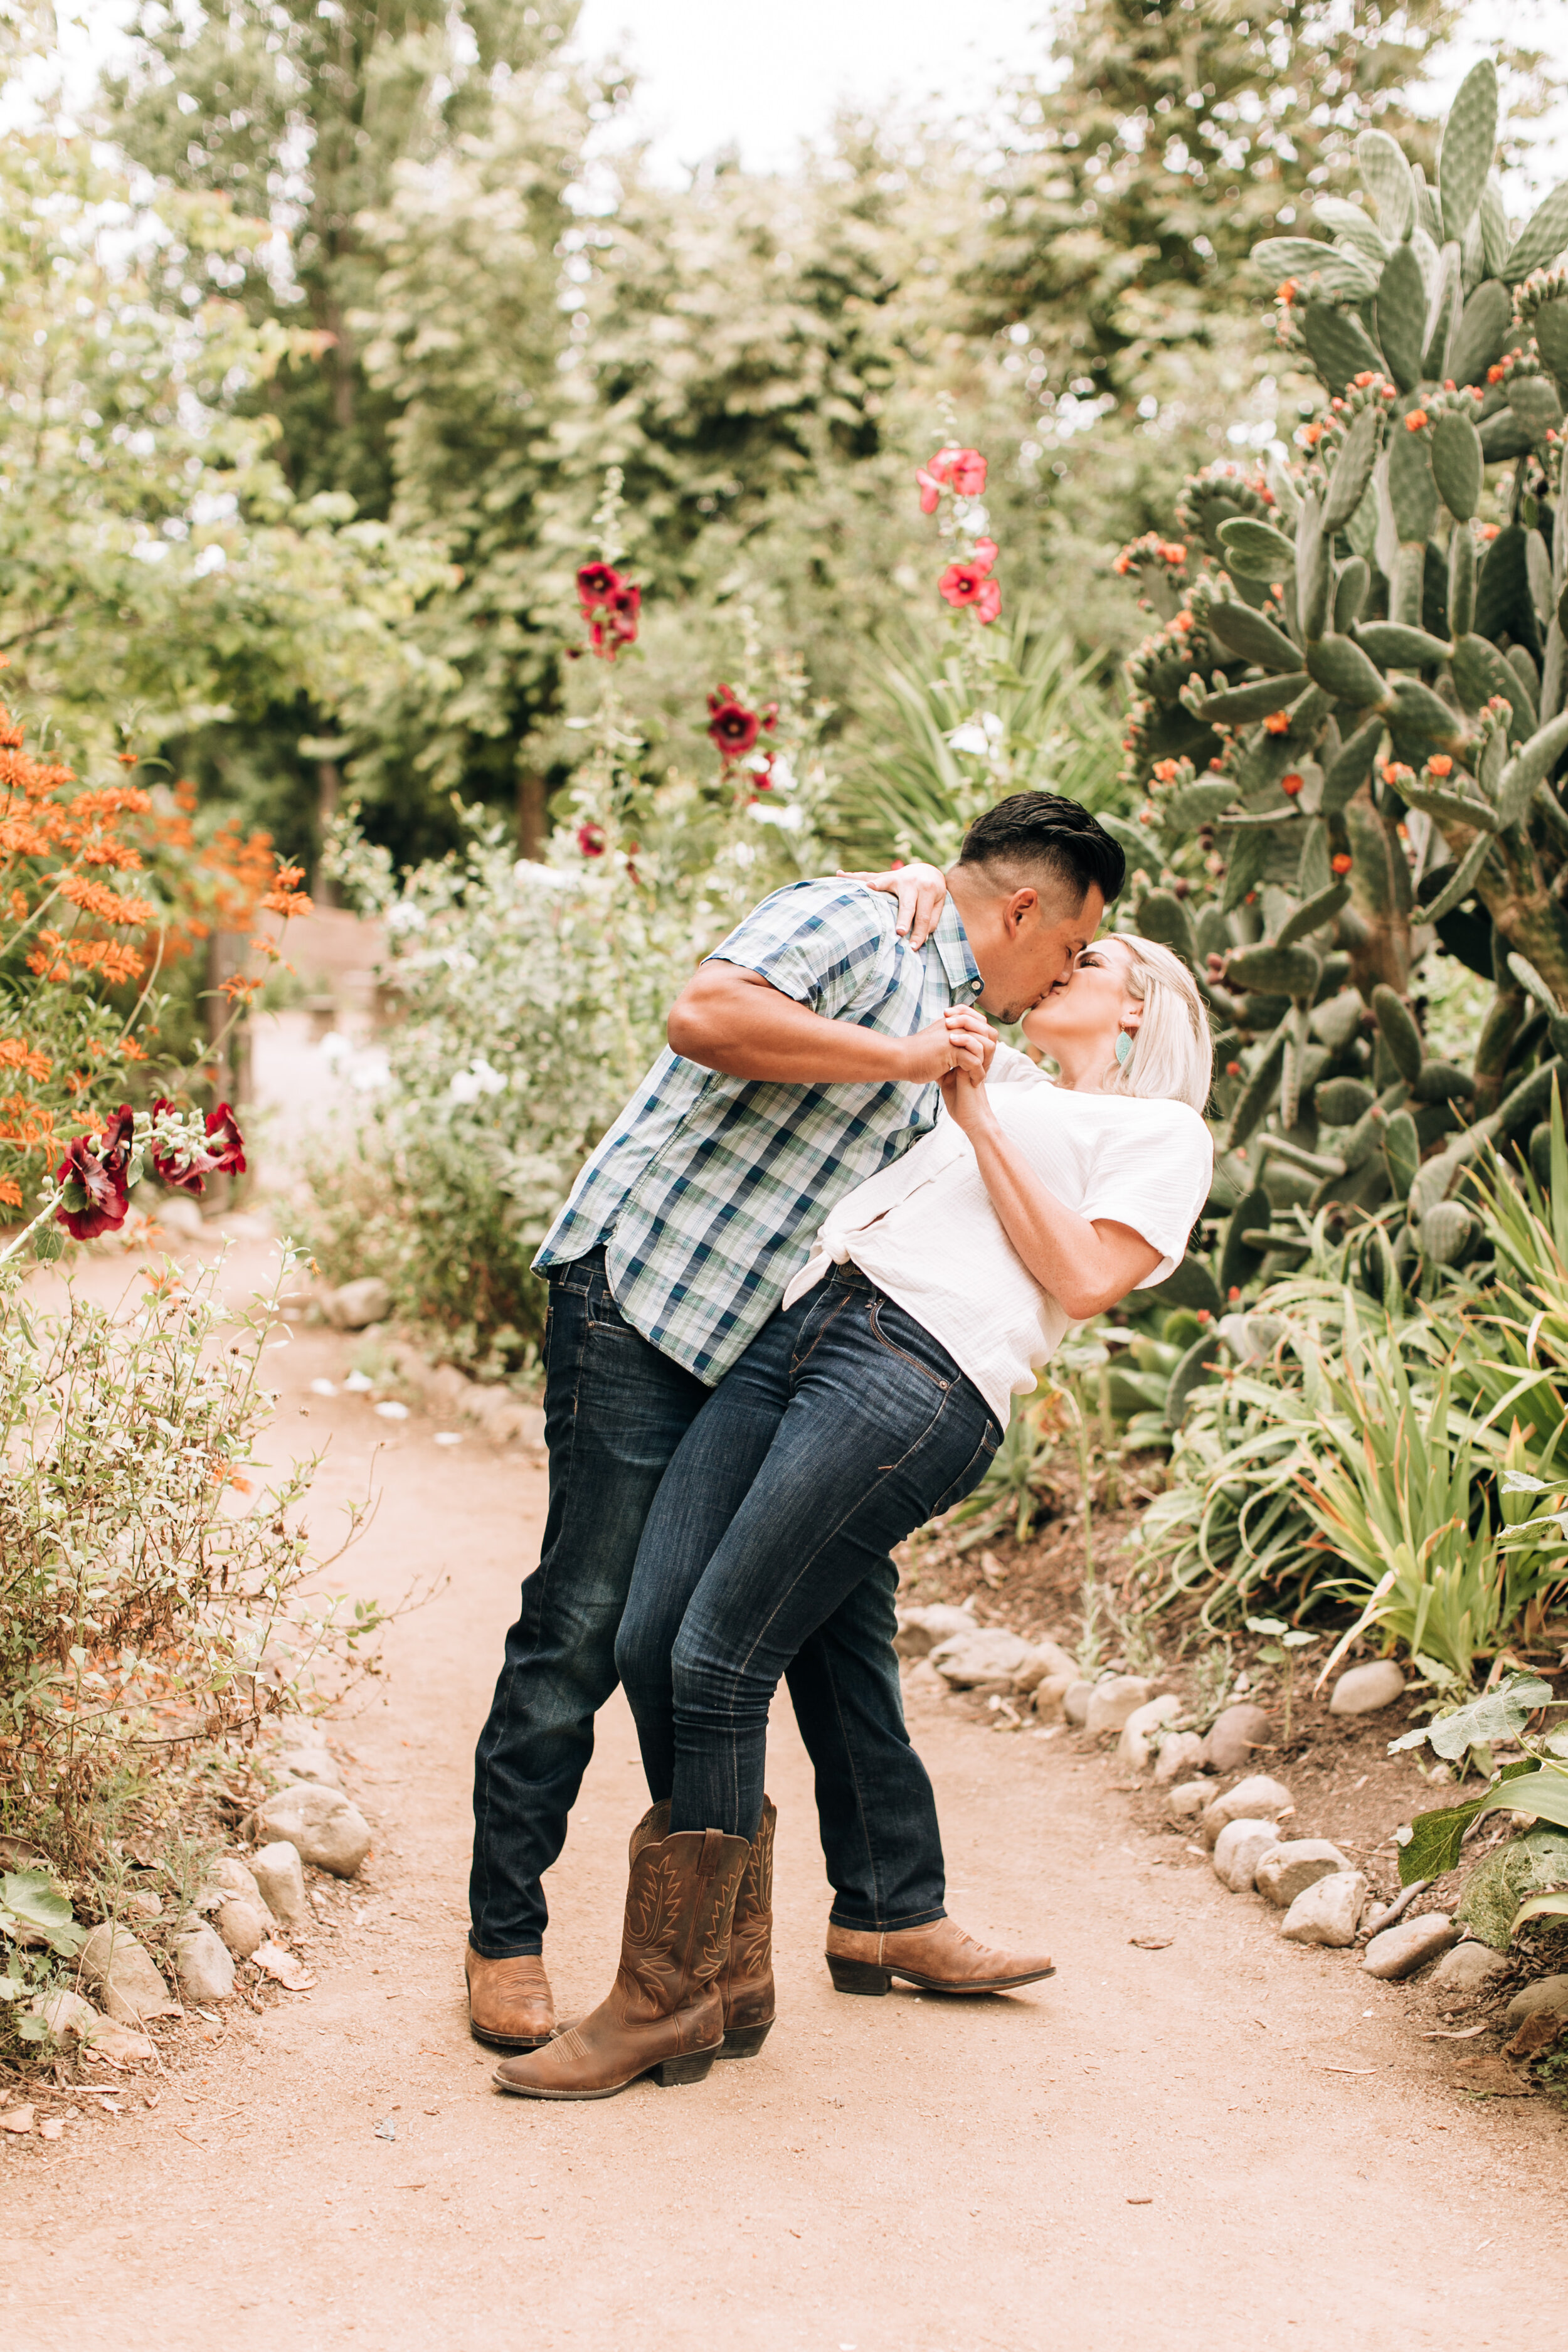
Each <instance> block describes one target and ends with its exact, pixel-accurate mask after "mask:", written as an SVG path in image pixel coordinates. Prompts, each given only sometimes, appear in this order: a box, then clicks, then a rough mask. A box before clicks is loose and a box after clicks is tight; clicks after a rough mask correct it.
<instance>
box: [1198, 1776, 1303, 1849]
mask: <svg viewBox="0 0 1568 2352" xmlns="http://www.w3.org/2000/svg"><path fill="white" fill-rule="evenodd" d="M1295 1810H1296V1801H1295V1799H1294V1798H1293V1797H1292V1796H1291V1794H1290V1791H1289V1789H1288V1788H1286V1786H1285V1784H1284V1782H1283V1781H1282V1780H1270V1779H1269V1777H1268V1773H1267V1772H1253V1773H1249V1774H1248V1776H1247V1779H1246V1780H1238V1781H1237V1784H1236V1786H1235V1788H1234V1789H1227V1790H1226V1791H1225V1793H1224V1795H1223V1796H1219V1797H1215V1799H1214V1801H1213V1802H1212V1803H1211V1804H1210V1805H1209V1807H1208V1810H1207V1811H1206V1812H1205V1815H1204V1820H1203V1831H1204V1843H1205V1845H1209V1846H1212V1845H1213V1843H1214V1842H1215V1838H1217V1837H1218V1835H1219V1833H1220V1832H1221V1830H1222V1829H1224V1827H1225V1825H1226V1822H1238V1821H1240V1820H1241V1818H1242V1816H1243V1814H1246V1815H1247V1818H1248V1819H1249V1820H1252V1821H1270V1822H1277V1821H1279V1820H1280V1819H1281V1818H1282V1816H1283V1815H1285V1814H1286V1813H1293V1812H1294V1811H1295Z"/></svg>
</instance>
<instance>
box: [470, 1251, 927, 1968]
mask: <svg viewBox="0 0 1568 2352" xmlns="http://www.w3.org/2000/svg"><path fill="white" fill-rule="evenodd" d="M792 1319H793V1318H785V1317H782V1316H775V1317H774V1318H773V1321H772V1323H770V1324H769V1325H768V1327H767V1328H766V1330H765V1331H764V1332H763V1335H762V1336H761V1338H759V1339H757V1340H755V1341H754V1342H753V1343H752V1349H751V1350H750V1351H749V1353H750V1354H751V1355H753V1356H754V1355H755V1354H756V1351H757V1350H758V1349H761V1348H763V1346H764V1344H765V1343H766V1342H767V1340H768V1338H769V1334H770V1333H776V1335H777V1338H776V1341H775V1344H777V1345H779V1346H782V1347H783V1348H784V1350H785V1353H786V1354H787V1352H788V1349H789V1345H790V1342H789V1340H788V1339H787V1337H786V1335H785V1332H784V1326H785V1325H786V1324H788V1323H789V1322H791V1321H792ZM544 1366H545V1390H544V1434H545V1441H546V1444H548V1446H549V1449H550V1509H549V1516H548V1517H547V1519H546V1521H545V1528H544V1542H543V1546H542V1550H541V1554H540V1561H539V1566H538V1568H537V1569H536V1570H534V1572H533V1574H532V1575H531V1577H529V1578H528V1580H527V1581H526V1582H525V1583H524V1585H523V1588H522V1602H521V1611H520V1613H519V1616H518V1621H517V1622H516V1624H515V1625H513V1627H512V1628H511V1630H510V1633H508V1635H507V1638H506V1654H505V1660H504V1663H503V1664H502V1667H501V1671H500V1679H499V1680H498V1682H497V1684H496V1692H495V1697H494V1700H493V1701H492V1703H491V1706H490V1713H489V1720H488V1722H487V1723H486V1725H485V1727H484V1730H483V1731H482V1732H481V1734H480V1736H479V1748H478V1751H477V1753H476V1756H475V1759H474V1765H475V1769H474V1859H473V1870H472V1874H471V1876H470V1880H469V1906H470V1911H471V1915H472V1922H473V1924H472V1929H471V1934H470V1940H471V1942H472V1944H473V1947H474V1949H475V1950H476V1951H477V1952H479V1953H480V1954H482V1955H483V1957H484V1958H487V1959H505V1958H510V1957H511V1956H512V1955H514V1954H516V1953H521V1952H537V1951H539V1950H540V1949H541V1948H542V1939H543V1934H544V1927H545V1923H546V1920H547V1917H548V1913H547V1909H546V1906H545V1901H544V1895H543V1890H542V1887H541V1885H540V1883H539V1882H540V1879H541V1877H542V1874H543V1873H544V1872H545V1871H546V1870H548V1869H549V1868H550V1866H551V1864H552V1863H553V1862H554V1861H555V1859H556V1857H557V1855H558V1854H559V1853H560V1852H561V1849H562V1847H563V1844H564V1843H565V1840H566V1816H567V1814H568V1812H569V1811H571V1808H572V1805H573V1803H574V1801H575V1798H576V1795H577V1790H578V1789H579V1787H580V1786H581V1784H582V1779H583V1774H584V1771H585V1770H586V1769H587V1764H588V1759H589V1758H590V1756H591V1755H592V1754H593V1752H594V1717H595V1713H596V1711H597V1710H598V1708H599V1707H601V1706H603V1705H604V1703H605V1700H606V1699H607V1698H608V1697H609V1696H610V1694H611V1692H612V1691H613V1690H614V1689H615V1687H616V1679H617V1676H616V1631H617V1629H618V1627H619V1625H620V1622H621V1613H622V1611H623V1610H624V1608H625V1606H626V1594H627V1591H629V1589H630V1586H631V1580H632V1570H633V1567H634V1565H635V1563H636V1559H637V1545H638V1542H639V1540H640V1538H641V1536H642V1531H643V1526H644V1523H645V1521H646V1519H647V1515H648V1511H649V1509H650V1507H651V1506H652V1503H653V1498H654V1496H655V1494H656V1493H657V1492H658V1484H659V1480H660V1479H661V1478H662V1476H663V1475H664V1472H665V1468H666V1466H667V1465H668V1462H669V1460H670V1457H671V1455H672V1454H674V1453H675V1450H676V1448H677V1447H678V1446H679V1444H680V1441H681V1439H682V1438H683V1437H684V1436H685V1434H686V1432H687V1430H688V1429H689V1427H690V1425H691V1423H692V1422H693V1421H694V1420H695V1419H696V1418H697V1415H698V1413H699V1412H700V1411H701V1409H702V1407H703V1405H704V1404H705V1403H706V1402H708V1400H709V1397H710V1394H712V1393H713V1392H712V1391H710V1390H708V1389H706V1388H704V1386H703V1385H702V1383H701V1381H699V1380H698V1379H697V1378H696V1377H695V1376H694V1375H693V1374H692V1373H690V1372H688V1371H686V1370H683V1369H682V1368H681V1366H680V1365H679V1364H676V1363H672V1362H671V1360H669V1358H668V1356H664V1355H661V1354H660V1353H659V1351H658V1349H657V1348H655V1347H653V1346H652V1345H651V1343H650V1342H649V1341H648V1340H647V1339H644V1338H643V1337H642V1335H641V1333H640V1332H637V1331H634V1330H633V1329H632V1328H631V1326H630V1325H629V1324H628V1323H626V1322H625V1321H623V1319H622V1318H621V1316H620V1314H619V1312H618V1310H617V1308H616V1303H615V1300H614V1298H613V1297H611V1295H610V1289H609V1286H608V1284H607V1282H606V1281H605V1266H604V1253H603V1252H602V1250H594V1251H592V1252H591V1253H590V1254H589V1255H587V1256H585V1257H583V1258H580V1259H578V1260H576V1261H575V1262H574V1263H573V1264H572V1265H565V1266H563V1267H561V1268H559V1269H558V1270H556V1271H555V1272H553V1273H552V1275H551V1277H550V1316H549V1321H548V1324H547V1326H546V1330H545V1341H544ZM896 1581H897V1580H896V1577H895V1573H894V1570H893V1568H892V1565H891V1563H890V1562H884V1563H883V1566H882V1569H881V1570H880V1572H879V1574H878V1575H876V1576H870V1577H868V1578H867V1579H866V1580H865V1581H864V1583H863V1584H862V1585H861V1586H860V1587H859V1588H858V1591H856V1592H855V1593H854V1594H853V1595H851V1597H850V1599H849V1600H848V1601H847V1602H846V1603H845V1604H844V1606H843V1607H842V1608H841V1609H840V1610H838V1611H837V1612H835V1613H834V1615H833V1617H832V1618H831V1619H830V1620H829V1622H827V1623H826V1624H825V1625H823V1626H822V1628H821V1630H820V1631H819V1632H818V1633H816V1634H815V1635H814V1636H813V1637H812V1639H811V1640H810V1641H809V1642H807V1643H805V1646H804V1647H803V1648H802V1650H801V1651H800V1653H799V1654H798V1655H797V1657H796V1658H795V1663H794V1664H793V1665H792V1667H791V1668H790V1672H789V1677H788V1679H789V1687H790V1696H791V1697H792V1699H793V1700H794V1702H795V1718H796V1721H797V1723H798V1724H799V1727H800V1730H801V1735H802V1738H804V1739H805V1745H806V1748H807V1749H808V1751H809V1752H810V1755H811V1759H812V1762H813V1764H814V1766H815V1768H816V1797H817V1806H818V1810H819V1812H820V1814H821V1817H822V1822H823V1842H824V1846H825V1849H826V1856H827V1871H828V1876H829V1878H830V1880H831V1881H832V1883H833V1885H834V1888H835V1891H836V1900H835V1903H834V1906H833V1912H832V1916H833V1918H834V1920H835V1921H836V1922H837V1924H838V1925H840V1926H843V1927H888V1928H891V1927H918V1926H921V1925H923V1924H924V1923H925V1922H927V1921H929V1920H931V1919H938V1918H941V1917H942V1892H943V1884H942V1848H941V1843H940V1841H939V1839H938V1836H937V1832H936V1815H935V1809H934V1806H932V1805H931V1795H930V1784H929V1782H927V1783H925V1799H924V1812H925V1815H926V1816H928V1817H929V1819H928V1822H927V1825H926V1826H925V1827H924V1828H923V1829H922V1831H921V1834H920V1835H919V1836H918V1837H917V1839H916V1840H915V1841H914V1844H913V1847H912V1848H911V1849H910V1851H908V1852H902V1851H900V1850H898V1839H897V1836H896V1833H895V1832H894V1822H898V1823H900V1824H901V1825H905V1826H907V1825H908V1823H910V1822H911V1821H914V1820H915V1819H916V1818H917V1817H918V1816H919V1815H920V1814H921V1806H920V1805H919V1804H918V1803H910V1802H904V1801H900V1804H899V1805H898V1806H897V1808H896V1809H895V1812H894V1815H893V1817H892V1819H891V1820H889V1822H879V1823H872V1822H869V1821H868V1819H867V1818H866V1814H865V1808H864V1803H863V1799H862V1794H861V1792H862V1790H876V1789H879V1788H882V1789H896V1788H898V1787H899V1786H900V1776H901V1774H903V1773H904V1772H907V1770H908V1769H909V1765H910V1763H912V1764H913V1768H914V1771H915V1772H916V1773H917V1774H918V1775H919V1778H920V1780H921V1782H924V1781H925V1774H924V1770H923V1768H922V1767H921V1765H920V1761H919V1759H918V1758H916V1757H914V1754H913V1750H912V1749H911V1748H910V1745H909V1737H908V1734H907V1732H906V1731H905V1729H904V1720H903V1707H902V1702H901V1699H900V1692H899V1682H898V1674H897V1668H896V1662H895V1661H894V1659H893V1656H892V1650H891V1635H892V1631H893V1591H894V1587H895V1584H896ZM660 1793H661V1794H662V1793H663V1792H662V1791H661V1792H660Z"/></svg>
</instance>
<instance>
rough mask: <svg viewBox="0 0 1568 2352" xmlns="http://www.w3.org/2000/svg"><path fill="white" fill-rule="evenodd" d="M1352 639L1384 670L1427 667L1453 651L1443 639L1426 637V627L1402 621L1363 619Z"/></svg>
mask: <svg viewBox="0 0 1568 2352" xmlns="http://www.w3.org/2000/svg"><path fill="white" fill-rule="evenodd" d="M1355 639H1356V643H1357V645H1358V646H1363V647H1364V648H1365V650H1366V651H1367V652H1368V653H1369V654H1370V655H1371V656H1372V657H1373V661H1374V662H1378V663H1380V664H1381V665H1382V666H1383V667H1384V668H1385V669H1427V668H1430V667H1431V666H1432V665H1433V664H1434V663H1435V662H1445V661H1447V659H1448V656H1450V654H1452V652H1453V650H1454V648H1453V646H1451V645H1448V644H1447V643H1446V642H1445V640H1444V639H1443V638H1441V637H1429V636H1428V635H1427V634H1426V630H1425V629H1412V628H1409V627H1407V625H1405V622H1403V621H1363V622H1362V623H1361V625H1360V626H1359V627H1358V628H1357V630H1356V633H1355Z"/></svg>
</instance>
